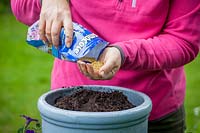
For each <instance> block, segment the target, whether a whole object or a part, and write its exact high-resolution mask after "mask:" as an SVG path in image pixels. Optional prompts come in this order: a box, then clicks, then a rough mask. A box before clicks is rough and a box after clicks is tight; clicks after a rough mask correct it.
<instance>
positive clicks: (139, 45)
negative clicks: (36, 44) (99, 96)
mask: <svg viewBox="0 0 200 133" xmlns="http://www.w3.org/2000/svg"><path fill="white" fill-rule="evenodd" d="M41 3H42V4H41ZM11 7H12V11H13V13H14V15H15V16H16V18H17V19H18V20H19V21H20V22H22V23H24V24H26V25H28V26H30V25H31V24H33V23H34V22H35V21H37V20H38V19H39V30H40V37H41V39H42V40H44V41H48V42H50V43H53V44H54V45H55V46H58V45H59V33H60V29H61V28H62V27H64V29H65V31H66V34H67V39H66V44H67V46H70V44H71V41H72V30H73V27H72V21H74V22H77V23H79V24H81V25H83V26H84V27H86V28H87V29H89V30H90V31H92V32H93V33H95V34H97V35H98V36H100V37H101V38H103V39H105V40H106V41H108V42H110V44H109V46H108V47H107V48H106V49H105V50H104V51H103V53H102V54H101V56H100V59H99V60H100V61H103V62H104V65H103V66H102V67H101V68H100V70H99V71H98V72H95V71H94V70H93V68H92V67H91V66H90V64H87V63H84V62H78V63H77V64H76V63H72V62H68V61H63V60H59V59H55V61H54V67H53V70H52V78H51V89H57V88H62V87H68V86H77V85H95V84H97V85H114V86H121V87H126V88H130V89H134V90H137V91H140V92H143V93H145V94H147V95H148V96H149V97H150V98H151V100H152V103H153V109H152V111H151V114H150V117H149V123H148V124H149V127H148V131H149V132H153V133H161V132H162V133H165V132H170V133H176V132H179V133H183V132H184V130H185V114H184V97H185V90H186V81H185V73H184V65H185V64H187V63H189V62H191V61H192V60H194V59H195V57H196V56H197V55H198V53H199V48H200V25H199V24H200V0H192V1H191V0H173V1H172V0H101V1H95V0H93V1H91V0H84V1H83V0H70V1H66V0H43V1H42V2H41V1H40V0H11ZM191 89H192V88H191Z"/></svg>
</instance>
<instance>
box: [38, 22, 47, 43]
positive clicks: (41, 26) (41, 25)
mask: <svg viewBox="0 0 200 133" xmlns="http://www.w3.org/2000/svg"><path fill="white" fill-rule="evenodd" d="M45 27H46V23H45V21H44V20H43V19H42V18H41V19H40V20H39V35H40V39H41V40H43V41H45V42H47V41H48V40H47V38H46V36H45Z"/></svg>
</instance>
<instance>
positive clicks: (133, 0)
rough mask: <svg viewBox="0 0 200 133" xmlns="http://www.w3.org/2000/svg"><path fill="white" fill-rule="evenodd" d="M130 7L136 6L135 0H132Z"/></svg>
mask: <svg viewBox="0 0 200 133" xmlns="http://www.w3.org/2000/svg"><path fill="white" fill-rule="evenodd" d="M132 7H133V8H135V7H136V0H132Z"/></svg>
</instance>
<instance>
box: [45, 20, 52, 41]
mask: <svg viewBox="0 0 200 133" xmlns="http://www.w3.org/2000/svg"><path fill="white" fill-rule="evenodd" d="M51 26H52V21H46V27H45V36H46V38H47V39H48V42H49V43H50V44H52V39H51Z"/></svg>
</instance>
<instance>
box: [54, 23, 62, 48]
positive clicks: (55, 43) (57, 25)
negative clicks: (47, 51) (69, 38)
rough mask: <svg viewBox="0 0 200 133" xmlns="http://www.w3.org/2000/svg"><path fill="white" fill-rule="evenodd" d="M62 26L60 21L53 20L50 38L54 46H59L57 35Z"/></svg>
mask: <svg viewBox="0 0 200 133" xmlns="http://www.w3.org/2000/svg"><path fill="white" fill-rule="evenodd" d="M61 28H62V23H61V22H59V21H54V22H53V24H52V27H51V39H52V43H53V44H54V46H55V47H56V48H58V46H59V36H60V31H61Z"/></svg>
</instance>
